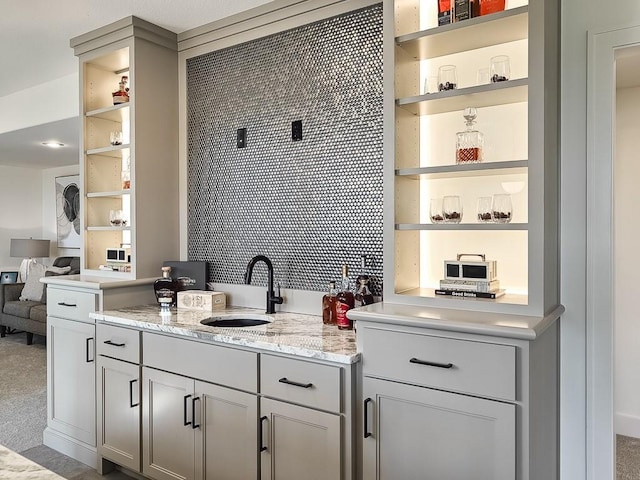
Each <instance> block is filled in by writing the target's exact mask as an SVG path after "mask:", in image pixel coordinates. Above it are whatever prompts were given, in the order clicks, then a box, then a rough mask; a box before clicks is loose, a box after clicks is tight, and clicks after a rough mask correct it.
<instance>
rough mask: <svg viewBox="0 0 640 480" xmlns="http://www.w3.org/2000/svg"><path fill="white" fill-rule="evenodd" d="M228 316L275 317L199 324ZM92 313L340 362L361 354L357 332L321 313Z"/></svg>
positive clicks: (146, 309)
mask: <svg viewBox="0 0 640 480" xmlns="http://www.w3.org/2000/svg"><path fill="white" fill-rule="evenodd" d="M225 315H227V316H228V315H233V316H237V317H241V316H243V315H244V316H247V315H248V316H256V315H257V316H261V317H270V318H273V322H271V323H268V324H266V325H260V326H256V327H233V328H220V327H210V326H207V325H202V324H201V323H200V321H201V320H204V319H206V318H209V317H215V316H225ZM90 316H91V318H93V319H95V320H97V321H99V322H103V323H108V324H116V325H122V326H126V327H132V328H137V329H140V330H143V331H148V332H164V333H168V334H171V335H176V336H183V337H190V338H194V339H198V340H204V341H209V342H217V343H226V344H229V345H237V346H242V347H250V348H256V349H260V350H267V351H271V352H278V353H286V354H291V355H297V356H300V357H307V358H315V359H319V360H327V361H331V362H337V363H347V364H349V363H356V362H359V361H360V354H359V353H358V352H357V351H356V336H355V332H354V331H353V330H338V327H336V326H335V325H324V324H323V323H322V318H321V317H319V316H315V315H304V314H298V313H287V312H278V313H276V314H274V315H266V314H265V313H264V310H258V309H253V308H240V307H230V308H226V309H224V310H214V311H213V312H203V311H197V310H183V309H179V310H178V309H176V308H172V309H171V315H161V314H160V308H159V307H158V305H142V306H137V307H128V308H122V309H118V310H109V311H102V312H95V313H91V314H90Z"/></svg>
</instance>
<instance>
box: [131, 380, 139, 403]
mask: <svg viewBox="0 0 640 480" xmlns="http://www.w3.org/2000/svg"><path fill="white" fill-rule="evenodd" d="M137 381H138V379H137V378H134V379H133V380H129V407H131V408H135V407H137V406H138V405H140V402H136V403H133V384H134V383H136V382H137Z"/></svg>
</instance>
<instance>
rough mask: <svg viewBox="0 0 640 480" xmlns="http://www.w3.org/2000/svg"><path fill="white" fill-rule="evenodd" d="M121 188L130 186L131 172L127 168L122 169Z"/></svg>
mask: <svg viewBox="0 0 640 480" xmlns="http://www.w3.org/2000/svg"><path fill="white" fill-rule="evenodd" d="M121 177H122V190H129V189H130V188H131V172H130V171H129V170H122V173H121Z"/></svg>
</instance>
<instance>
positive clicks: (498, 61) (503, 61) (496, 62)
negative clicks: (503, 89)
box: [491, 55, 511, 83]
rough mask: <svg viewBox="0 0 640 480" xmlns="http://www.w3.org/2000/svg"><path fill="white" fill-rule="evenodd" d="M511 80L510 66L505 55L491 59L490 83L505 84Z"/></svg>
mask: <svg viewBox="0 0 640 480" xmlns="http://www.w3.org/2000/svg"><path fill="white" fill-rule="evenodd" d="M510 78H511V64H510V62H509V57H508V56H507V55H496V56H495V57H491V82H492V83H497V82H506V81H507V80H509V79H510Z"/></svg>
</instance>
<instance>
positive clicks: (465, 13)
mask: <svg viewBox="0 0 640 480" xmlns="http://www.w3.org/2000/svg"><path fill="white" fill-rule="evenodd" d="M453 10H454V17H453V18H454V20H453V21H454V22H460V21H462V20H469V19H470V18H471V4H470V2H469V0H455V3H454V5H453Z"/></svg>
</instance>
